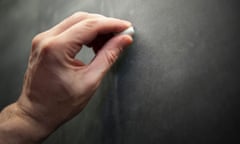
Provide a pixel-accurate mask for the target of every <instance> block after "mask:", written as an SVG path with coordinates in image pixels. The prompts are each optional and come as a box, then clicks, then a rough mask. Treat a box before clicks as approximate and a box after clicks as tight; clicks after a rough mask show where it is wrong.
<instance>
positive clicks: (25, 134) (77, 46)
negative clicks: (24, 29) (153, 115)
mask: <svg viewBox="0 0 240 144" xmlns="http://www.w3.org/2000/svg"><path fill="white" fill-rule="evenodd" d="M130 26H131V23H130V22H128V21H124V20H119V19H114V18H109V17H105V16H102V15H98V14H90V13H84V12H78V13H75V14H73V15H72V16H70V17H68V18H66V19H65V20H64V21H62V22H61V23H59V24H57V25H56V26H54V27H53V28H51V29H49V30H48V31H46V32H43V33H40V34H38V35H37V36H36V37H35V38H34V39H33V41H32V49H31V54H30V57H29V63H28V68H27V70H26V74H25V77H24V82H23V88H22V93H21V95H20V97H19V99H18V100H17V101H16V102H15V103H13V104H11V105H9V106H7V107H6V108H5V109H3V110H2V112H1V113H0V144H37V143H41V142H43V141H44V139H46V138H47V137H48V136H49V135H50V134H51V133H52V132H54V131H55V130H56V129H57V128H58V127H60V126H61V125H62V124H63V123H65V122H66V121H68V120H70V119H72V118H73V117H74V116H76V115H77V114H79V113H80V112H81V111H82V110H83V108H84V107H85V106H86V105H87V103H88V102H89V100H90V99H91V97H92V96H93V94H94V92H95V91H96V89H97V88H98V86H99V84H100V83H101V80H102V79H103V77H104V75H105V74H106V72H107V71H108V70H109V69H110V67H111V66H112V65H113V64H114V62H115V61H116V60H117V58H118V57H119V56H120V54H121V53H122V51H123V50H124V49H125V48H126V46H128V45H130V44H131V43H132V37H131V36H129V35H118V36H112V34H113V33H118V32H121V31H123V30H125V29H126V28H128V27H130ZM83 45H88V46H90V47H92V48H93V50H94V51H95V52H96V56H95V58H94V59H93V60H92V61H91V62H90V63H89V64H84V63H83V62H81V61H80V60H77V59H76V58H75V56H76V54H77V53H78V52H79V51H80V50H81V48H82V46H83Z"/></svg>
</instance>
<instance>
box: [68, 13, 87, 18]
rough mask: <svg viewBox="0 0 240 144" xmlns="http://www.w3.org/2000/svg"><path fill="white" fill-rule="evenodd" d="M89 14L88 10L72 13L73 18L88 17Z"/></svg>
mask: <svg viewBox="0 0 240 144" xmlns="http://www.w3.org/2000/svg"><path fill="white" fill-rule="evenodd" d="M87 15H88V13H87V12H75V13H74V14H73V15H72V18H81V17H86V16H87Z"/></svg>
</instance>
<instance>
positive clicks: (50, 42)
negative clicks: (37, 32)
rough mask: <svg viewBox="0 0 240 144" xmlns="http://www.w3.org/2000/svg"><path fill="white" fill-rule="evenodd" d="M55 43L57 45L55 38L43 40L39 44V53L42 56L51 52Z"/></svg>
mask: <svg viewBox="0 0 240 144" xmlns="http://www.w3.org/2000/svg"><path fill="white" fill-rule="evenodd" d="M56 45H57V42H56V40H55V39H52V38H51V39H47V40H45V41H43V42H42V44H41V49H40V55H42V56H44V55H48V54H50V53H52V52H53V49H54V47H56Z"/></svg>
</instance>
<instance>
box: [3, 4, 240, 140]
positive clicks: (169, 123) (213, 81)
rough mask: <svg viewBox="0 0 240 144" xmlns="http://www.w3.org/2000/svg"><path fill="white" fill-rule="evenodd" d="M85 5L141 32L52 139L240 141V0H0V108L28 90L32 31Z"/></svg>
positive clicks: (87, 53)
mask: <svg viewBox="0 0 240 144" xmlns="http://www.w3.org/2000/svg"><path fill="white" fill-rule="evenodd" d="M79 10H80V11H88V12H95V13H101V14H104V15H107V16H112V17H118V18H123V19H127V20H130V21H131V22H132V23H133V24H134V25H135V28H136V35H135V38H134V40H135V41H134V44H133V45H132V46H131V47H130V48H129V49H128V50H127V51H126V52H125V53H124V55H123V56H122V57H121V59H120V60H119V61H118V62H117V63H116V65H115V66H114V67H113V68H112V70H111V71H110V72H109V73H108V75H107V76H106V77H105V79H104V81H103V83H102V85H101V87H100V88H99V90H98V91H97V93H96V95H95V97H94V98H93V99H92V100H91V102H90V104H89V105H88V106H87V108H86V109H85V110H84V111H83V112H82V113H81V114H80V115H79V116H77V117H76V118H74V119H73V120H72V121H70V122H69V123H67V124H65V125H64V126H63V127H62V128H60V129H59V130H57V131H56V132H55V133H54V134H53V135H52V136H50V137H49V138H48V139H47V141H46V142H45V144H53V143H57V144H67V143H71V144H79V143H84V144H96V143H97V144H146V143H149V144H159V143H164V144H166V143H167V144H175V143H177V144H179V143H184V144H188V143H189V144H193V143H195V144H212V143H220V142H223V143H234V141H235V142H236V141H237V140H238V141H239V139H238V137H239V132H238V131H237V129H238V127H239V123H240V122H239V120H240V119H239V115H240V112H239V108H240V107H239V104H240V101H239V100H240V98H239V95H240V94H239V91H240V90H239V85H240V83H239V80H240V76H239V72H240V70H239V61H240V57H239V51H240V50H239V48H240V40H239V38H240V36H239V33H240V30H239V24H240V21H239V18H240V17H239V16H240V14H239V13H240V10H239V2H238V0H147V1H146V0H121V1H119V0H72V1H65V0H51V1H48V0H41V1H33V0H25V1H21V0H1V1H0V17H1V22H0V48H1V53H0V64H1V66H0V72H1V75H0V79H1V81H0V108H3V107H4V106H5V105H7V104H9V103H11V102H13V101H14V100H16V98H17V97H18V95H19V93H20V90H21V84H22V78H23V75H24V72H25V69H26V64H27V59H28V54H29V49H30V46H31V39H32V37H33V36H34V35H35V34H37V33H38V32H41V31H43V30H46V29H48V28H50V27H51V26H53V25H54V24H56V23H58V22H59V21H61V20H62V19H63V18H65V17H66V16H68V15H70V14H71V13H73V12H75V11H79ZM92 56H93V54H92V52H91V51H90V50H89V49H84V51H83V52H82V53H81V54H80V55H79V58H80V57H81V58H82V59H83V60H84V61H86V62H87V61H89V60H90V59H91V57H92Z"/></svg>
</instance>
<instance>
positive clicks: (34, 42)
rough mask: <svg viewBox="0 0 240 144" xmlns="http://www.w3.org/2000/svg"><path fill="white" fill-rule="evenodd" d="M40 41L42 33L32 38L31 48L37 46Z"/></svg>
mask: <svg viewBox="0 0 240 144" xmlns="http://www.w3.org/2000/svg"><path fill="white" fill-rule="evenodd" d="M41 41H42V34H38V35H36V36H35V37H34V38H33V39H32V48H33V49H35V48H37V47H38V45H39V44H40V42H41Z"/></svg>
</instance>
